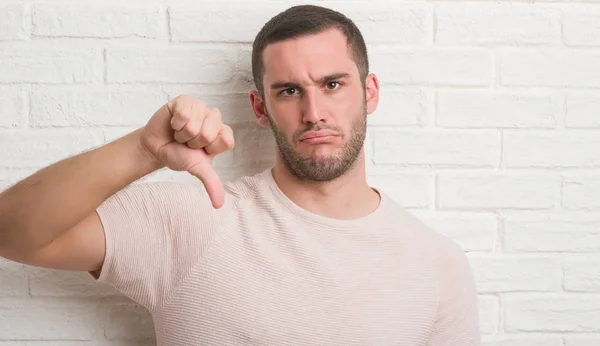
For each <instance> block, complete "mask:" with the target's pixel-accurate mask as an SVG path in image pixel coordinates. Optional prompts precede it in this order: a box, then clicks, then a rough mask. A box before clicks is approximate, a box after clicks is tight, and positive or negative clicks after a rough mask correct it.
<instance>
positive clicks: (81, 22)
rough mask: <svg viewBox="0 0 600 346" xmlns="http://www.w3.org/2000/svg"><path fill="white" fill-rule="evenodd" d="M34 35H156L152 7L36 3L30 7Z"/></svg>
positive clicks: (156, 13)
mask: <svg viewBox="0 0 600 346" xmlns="http://www.w3.org/2000/svg"><path fill="white" fill-rule="evenodd" d="M32 14H33V35H34V36H37V37H96V38H111V37H116V38H120V37H151V38H154V37H157V31H158V23H159V13H158V9H156V8H144V7H123V6H89V5H88V6H86V5H80V6H71V5H50V4H37V5H35V6H33V8H32Z"/></svg>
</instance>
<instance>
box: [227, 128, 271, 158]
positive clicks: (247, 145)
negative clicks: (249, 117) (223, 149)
mask: <svg viewBox="0 0 600 346" xmlns="http://www.w3.org/2000/svg"><path fill="white" fill-rule="evenodd" d="M232 129H233V133H234V138H235V142H236V145H235V147H234V148H233V150H230V151H228V152H227V153H224V154H222V155H224V156H225V155H226V156H228V157H230V161H229V162H230V163H231V165H232V167H252V166H254V165H269V164H271V163H274V160H275V153H276V149H275V148H276V144H275V139H274V137H273V133H272V131H271V130H270V129H263V128H261V127H259V126H258V125H255V124H253V125H249V124H237V125H235V126H232Z"/></svg>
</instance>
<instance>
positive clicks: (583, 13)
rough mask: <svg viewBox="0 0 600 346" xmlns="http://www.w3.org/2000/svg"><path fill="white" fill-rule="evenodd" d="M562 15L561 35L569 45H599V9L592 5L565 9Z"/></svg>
mask: <svg viewBox="0 0 600 346" xmlns="http://www.w3.org/2000/svg"><path fill="white" fill-rule="evenodd" d="M565 12H566V13H565V14H564V16H563V24H562V25H563V29H562V33H563V37H564V40H565V43H566V44H567V45H570V46H600V11H599V10H598V9H597V8H594V7H592V6H577V8H576V9H571V10H569V9H567V10H566V11H565Z"/></svg>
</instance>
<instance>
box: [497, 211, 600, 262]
mask: <svg viewBox="0 0 600 346" xmlns="http://www.w3.org/2000/svg"><path fill="white" fill-rule="evenodd" d="M503 224H504V232H503V249H504V251H505V252H584V253H587V252H598V251H600V234H599V233H598V229H599V228H600V214H589V213H556V212H555V213H530V214H527V215H507V216H505V220H504V222H503Z"/></svg>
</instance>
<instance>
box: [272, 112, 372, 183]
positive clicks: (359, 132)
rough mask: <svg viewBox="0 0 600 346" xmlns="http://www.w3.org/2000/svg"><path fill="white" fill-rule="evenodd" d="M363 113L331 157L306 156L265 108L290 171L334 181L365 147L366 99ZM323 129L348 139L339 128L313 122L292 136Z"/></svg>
mask: <svg viewBox="0 0 600 346" xmlns="http://www.w3.org/2000/svg"><path fill="white" fill-rule="evenodd" d="M360 113H361V114H360V115H359V116H357V117H355V118H356V120H354V121H353V123H352V126H351V128H350V133H349V134H348V135H349V138H348V140H346V141H345V144H344V146H343V147H342V148H340V149H339V150H337V151H336V152H334V153H332V154H330V155H328V156H324V157H318V158H314V157H312V155H311V154H308V155H306V156H303V155H301V154H300V153H298V152H297V151H296V150H295V149H294V147H293V146H292V144H291V143H290V141H288V139H287V137H286V136H285V134H284V133H283V132H282V131H281V130H280V129H279V128H278V127H277V125H276V124H275V122H274V121H273V119H272V118H271V116H270V115H269V113H268V112H267V111H266V109H265V114H266V115H267V118H268V119H269V123H270V124H271V130H272V131H273V135H274V137H275V142H276V143H277V148H278V154H279V157H280V158H281V159H282V161H283V163H284V164H285V166H286V167H287V168H288V171H289V172H290V173H291V174H293V175H294V176H295V177H296V178H298V179H300V180H305V181H319V182H323V181H331V180H334V179H336V178H338V177H340V176H342V175H343V174H344V173H346V172H347V171H348V170H349V169H350V168H352V167H353V166H354V164H355V162H356V158H357V157H358V155H359V154H360V152H361V150H362V148H363V145H364V141H365V138H366V133H367V111H366V104H365V103H364V102H363V105H362V109H361V110H360ZM323 129H328V130H333V131H336V132H337V133H339V135H340V136H341V137H342V140H345V139H346V134H344V133H343V131H342V130H341V129H340V128H337V127H330V126H323V125H314V126H311V127H309V128H306V129H304V130H302V131H299V132H298V133H296V134H295V135H294V136H293V138H294V139H296V138H298V137H300V136H301V135H302V134H303V133H305V132H308V131H318V130H323Z"/></svg>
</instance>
